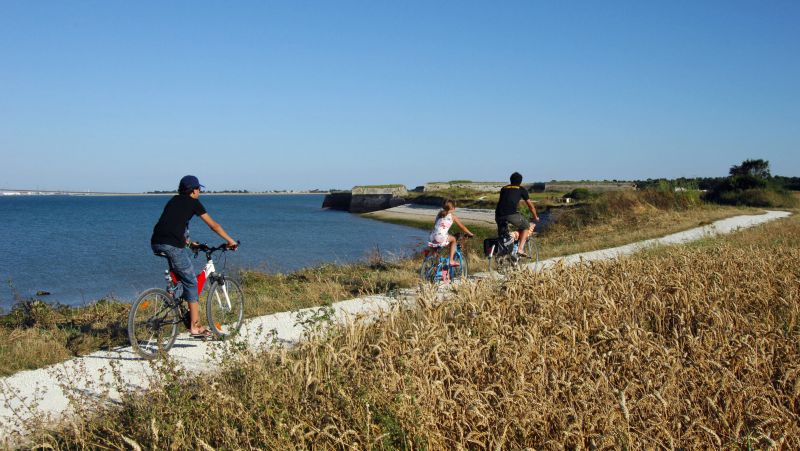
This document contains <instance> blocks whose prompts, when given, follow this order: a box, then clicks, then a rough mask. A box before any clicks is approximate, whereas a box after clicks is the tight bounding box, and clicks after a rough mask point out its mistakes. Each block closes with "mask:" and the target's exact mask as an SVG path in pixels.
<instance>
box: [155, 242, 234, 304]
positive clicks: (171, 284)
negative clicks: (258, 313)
mask: <svg viewBox="0 0 800 451" xmlns="http://www.w3.org/2000/svg"><path fill="white" fill-rule="evenodd" d="M206 258H207V259H208V260H207V261H206V266H205V267H204V268H203V270H202V271H200V273H199V274H197V297H198V298H199V297H200V293H202V292H203V287H205V284H206V281H207V280H213V281H216V280H215V279H223V280H224V278H223V277H222V276H218V275H217V269H216V267H215V266H214V259H212V258H211V256H210V255H207V256H206ZM165 272H166V273H167V274H166V279H167V292H168V293H169V294H170V295H172V296H174V294H175V290H176V289H177V288H178V284H179V283H180V281H179V280H178V276H177V275H176V274H175V271H173V270H171V269H168V270H167V271H165ZM220 287H221V288H222V294H223V296H224V298H225V299H224V304H223V299H222V298H220V296H219V294H217V293H216V292H215V293H214V294H215V296H216V301H217V304H219V305H220V306H222V305H225V306H226V307H227V308H229V309H230V308H231V298H230V296H229V295H228V286H227V285H226V284H224V283H223V284H220Z"/></svg>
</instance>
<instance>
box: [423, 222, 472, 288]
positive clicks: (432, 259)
mask: <svg viewBox="0 0 800 451" xmlns="http://www.w3.org/2000/svg"><path fill="white" fill-rule="evenodd" d="M454 236H455V237H456V253H455V255H454V256H453V260H455V261H456V262H458V263H459V264H458V265H457V266H450V264H449V260H450V250H449V249H448V248H449V246H448V245H445V246H437V245H434V244H433V243H428V246H427V247H426V248H425V249H424V250H423V251H422V255H423V258H422V266H420V268H419V276H420V277H421V278H422V280H424V281H426V282H433V283H436V282H444V283H449V282H450V281H453V280H458V279H463V278H466V277H467V276H468V275H469V269H468V268H467V258H466V256H465V255H464V251H463V250H462V249H461V242H462V241H463V240H464V239H466V237H465V235H463V234H461V233H456V234H455V235H454Z"/></svg>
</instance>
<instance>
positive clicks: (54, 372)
mask: <svg viewBox="0 0 800 451" xmlns="http://www.w3.org/2000/svg"><path fill="white" fill-rule="evenodd" d="M415 209H416V208H415ZM463 213H468V211H467V210H466V209H464V211H463ZM463 213H462V214H463ZM434 214H435V212H434ZM789 215H790V213H787V212H782V211H769V212H767V213H765V214H761V215H754V216H736V217H733V218H728V219H723V220H720V221H716V222H714V223H713V224H711V225H708V226H704V227H698V228H694V229H691V230H687V231H684V232H679V233H675V234H672V235H668V236H665V237H662V238H656V239H652V240H646V241H642V242H638V243H633V244H628V245H625V246H620V247H616V248H612V249H604V250H599V251H593V252H584V253H581V254H574V255H569V256H566V257H558V258H552V259H549V260H545V261H543V262H541V263H540V266H542V267H544V268H547V267H550V266H552V265H554V264H556V262H558V261H564V262H565V263H566V264H575V263H578V262H580V261H592V260H601V259H611V258H616V257H619V256H622V255H628V254H632V253H634V252H636V251H638V250H641V249H643V248H645V247H648V246H655V245H671V244H682V243H687V242H689V241H693V240H697V239H701V238H706V237H709V236H714V235H719V234H724V233H730V232H733V231H736V230H738V229H742V228H748V227H753V226H755V225H758V224H762V223H764V222H767V221H771V220H774V219H778V218H783V217H787V216H789ZM463 216H464V217H466V214H463ZM491 220H492V223H494V217H493V212H492V218H491ZM476 276H477V277H481V276H482V274H476ZM483 276H485V274H483ZM446 288H447V287H443V289H446ZM414 296H415V290H413V289H409V290H405V291H403V292H401V293H400V294H398V295H396V296H392V297H390V296H368V297H363V298H358V299H351V300H347V301H342V302H337V303H336V304H334V305H333V308H334V318H335V320H336V321H337V322H346V321H352V320H355V319H360V318H365V317H370V316H373V315H375V314H377V313H378V312H381V311H386V310H388V309H390V308H391V307H392V306H393V305H396V304H398V303H404V302H413V300H414ZM318 310H319V308H311V309H305V310H300V311H296V312H285V313H276V314H273V315H267V316H262V317H258V318H252V319H250V320H247V321H246V322H245V325H244V326H243V328H242V333H241V339H242V340H244V341H246V342H247V344H248V346H251V347H254V348H255V347H259V346H264V345H268V344H270V343H273V342H275V341H278V342H281V343H285V344H287V345H291V344H294V343H297V342H298V341H299V340H300V339H302V337H303V333H304V328H303V326H302V325H301V324H299V321H298V315H301V316H302V315H303V314H306V315H308V314H309V313H311V312H316V311H318ZM224 346H225V343H220V342H202V341H198V340H194V339H191V338H190V337H189V336H188V335H187V334H186V333H184V334H181V335H180V336H179V337H178V340H177V342H176V343H175V346H174V347H173V348H172V350H171V351H170V355H171V356H172V357H174V358H175V359H176V360H177V361H178V362H179V363H180V364H181V365H182V366H183V367H184V368H186V369H187V370H189V371H196V372H207V371H212V370H213V369H214V368H215V365H216V362H217V361H218V359H219V355H220V353H221V352H222V351H223V349H224ZM152 373H153V371H152V369H151V367H150V363H149V362H145V361H142V360H140V359H138V358H137V357H136V356H135V354H133V353H132V352H131V349H130V347H121V348H119V349H115V350H113V351H99V352H94V353H92V354H89V355H87V356H84V357H80V358H75V359H72V360H69V361H67V362H63V363H59V364H56V365H52V366H49V367H47V368H43V369H39V370H33V371H22V372H19V373H17V374H14V375H12V376H9V377H5V378H2V379H0V445H6V446H9V445H10V444H11V443H13V442H14V441H17V440H19V439H20V437H22V436H23V435H24V433H25V431H26V430H29V428H30V427H32V423H29V422H30V421H31V420H32V419H35V420H43V421H54V420H57V419H59V418H62V417H63V415H64V414H65V413H70V412H77V413H78V415H85V414H86V410H87V408H89V407H91V403H93V402H116V401H118V400H119V393H117V392H116V390H114V389H113V386H114V374H116V375H118V377H119V378H120V379H121V380H122V381H123V382H124V383H125V384H126V385H128V386H129V387H132V388H138V389H146V388H147V386H148V376H149V375H151V374H152ZM78 395H81V396H84V397H86V398H85V399H88V401H86V402H85V403H84V404H82V405H79V406H77V407H76V406H71V405H70V402H69V398H70V397H74V396H78Z"/></svg>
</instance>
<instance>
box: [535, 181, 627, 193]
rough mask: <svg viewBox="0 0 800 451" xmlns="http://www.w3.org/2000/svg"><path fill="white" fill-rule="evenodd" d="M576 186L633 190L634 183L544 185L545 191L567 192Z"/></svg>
mask: <svg viewBox="0 0 800 451" xmlns="http://www.w3.org/2000/svg"><path fill="white" fill-rule="evenodd" d="M577 188H584V189H587V190H589V191H592V192H596V193H601V192H606V191H626V190H635V189H636V185H634V184H633V183H627V182H596V183H592V182H587V183H583V182H548V183H545V185H544V190H545V191H557V192H564V193H568V192H570V191H572V190H574V189H577Z"/></svg>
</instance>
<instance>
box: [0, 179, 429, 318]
mask: <svg viewBox="0 0 800 451" xmlns="http://www.w3.org/2000/svg"><path fill="white" fill-rule="evenodd" d="M168 200H169V196H159V195H138V196H0V283H1V285H0V308H2V309H5V310H6V311H7V310H8V308H9V307H10V306H11V305H13V303H14V302H16V300H19V299H28V298H31V297H37V298H40V299H43V300H47V301H48V302H60V303H63V304H68V305H82V304H86V303H89V302H93V301H96V300H98V299H102V298H104V297H114V298H116V299H121V300H128V301H131V300H133V299H134V298H135V296H136V294H137V293H138V292H140V291H142V290H144V289H146V288H149V287H153V286H158V287H161V286H163V284H164V279H163V271H164V269H165V268H166V261H165V260H164V259H161V258H158V257H155V256H153V253H152V251H151V250H150V234H151V233H152V231H153V226H154V225H155V223H156V221H158V218H159V216H160V215H161V211H162V210H163V208H164V205H165V204H166V202H167V201H168ZM200 201H201V202H202V203H203V205H204V206H205V207H206V209H207V210H208V213H209V215H211V217H212V218H213V219H215V220H216V221H217V222H219V223H220V224H221V225H222V226H223V227H224V228H225V231H227V232H228V234H229V235H231V236H232V237H233V238H234V239H237V240H240V241H241V243H242V244H241V247H240V249H239V250H237V251H236V252H227V253H226V254H225V255H226V256H227V263H226V264H227V266H226V270H228V271H231V270H236V269H241V268H246V269H255V270H263V271H268V272H288V271H292V270H296V269H299V268H303V267H308V266H314V265H317V264H320V263H323V262H334V263H346V262H353V261H358V260H361V259H364V258H366V257H367V255H369V254H371V253H375V252H380V253H381V255H382V256H383V257H384V258H398V257H401V256H405V255H408V254H410V253H411V252H413V250H415V249H417V248H418V247H419V246H421V245H422V243H423V241H424V240H425V239H427V236H428V232H427V231H424V230H419V229H414V228H410V227H405V226H399V225H394V224H388V223H384V222H379V221H374V220H369V219H364V218H362V217H360V216H358V215H353V214H350V213H346V212H340V211H330V210H323V209H321V208H320V206H321V205H322V196H321V195H213V194H203V195H201V197H200ZM190 234H191V237H192V239H194V240H195V241H201V242H207V243H209V244H210V245H216V244H221V243H222V242H223V240H222V239H221V238H219V237H218V236H217V235H215V234H214V233H213V232H211V231H210V230H209V229H208V227H207V226H206V225H205V223H203V221H202V220H201V219H199V218H194V219H192V221H191V224H190ZM215 255H217V254H215ZM215 258H216V257H215ZM193 262H194V265H195V269H196V270H197V271H199V270H200V269H201V268H202V267H203V265H204V264H205V258H204V257H203V255H202V254H201V255H200V256H199V257H198V258H197V259H195V260H193ZM215 263H217V266H218V267H219V266H220V264H221V263H222V262H217V261H216V260H215ZM39 291H43V292H49V293H50V294H49V295H39V296H37V295H36V293H37V292H39Z"/></svg>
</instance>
